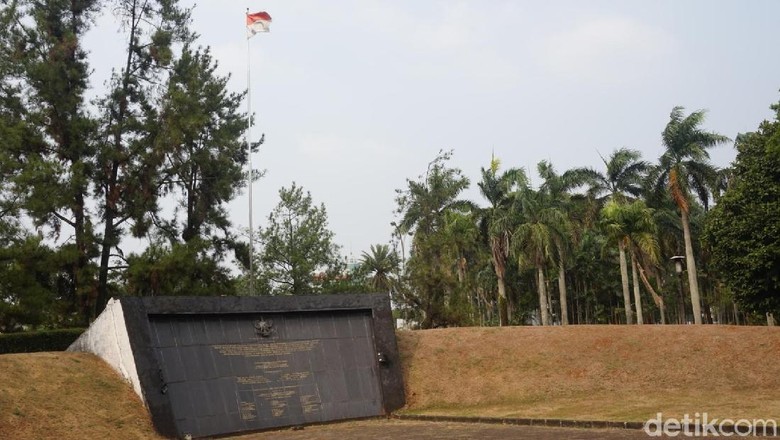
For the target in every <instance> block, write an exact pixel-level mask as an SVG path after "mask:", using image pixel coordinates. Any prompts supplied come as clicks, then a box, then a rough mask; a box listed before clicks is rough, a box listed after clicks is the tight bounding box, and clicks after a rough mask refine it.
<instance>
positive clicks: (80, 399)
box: [0, 352, 161, 440]
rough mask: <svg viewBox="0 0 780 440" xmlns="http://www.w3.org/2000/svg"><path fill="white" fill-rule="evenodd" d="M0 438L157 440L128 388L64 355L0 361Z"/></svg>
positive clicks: (85, 361)
mask: <svg viewBox="0 0 780 440" xmlns="http://www.w3.org/2000/svg"><path fill="white" fill-rule="evenodd" d="M0 438H3V439H17V440H26V439H58V440H84V439H112V440H124V439H128V440H129V439H161V437H159V436H158V435H157V434H156V433H155V432H154V428H153V427H152V424H151V420H150V419H149V416H148V415H147V412H146V409H145V408H144V406H143V404H142V403H141V401H140V399H139V398H138V397H137V396H136V394H135V393H134V392H133V390H132V388H131V387H130V385H129V384H127V383H125V382H123V381H122V380H121V378H120V377H119V375H118V374H116V373H115V372H114V371H113V370H112V369H111V368H110V367H109V366H108V365H107V364H106V363H104V362H103V361H102V360H101V359H100V358H98V357H96V356H93V355H90V354H85V353H66V352H53V353H30V354H4V355H0Z"/></svg>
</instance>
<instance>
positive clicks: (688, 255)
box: [680, 209, 701, 324]
mask: <svg viewBox="0 0 780 440" xmlns="http://www.w3.org/2000/svg"><path fill="white" fill-rule="evenodd" d="M680 212H681V213H682V215H681V216H682V226H683V236H684V238H685V264H686V266H687V269H688V286H690V289H691V306H692V307H693V323H694V324H701V298H700V297H699V281H698V276H697V274H696V262H695V261H694V260H693V244H691V225H690V224H689V222H688V213H687V212H685V210H684V209H681V210H680Z"/></svg>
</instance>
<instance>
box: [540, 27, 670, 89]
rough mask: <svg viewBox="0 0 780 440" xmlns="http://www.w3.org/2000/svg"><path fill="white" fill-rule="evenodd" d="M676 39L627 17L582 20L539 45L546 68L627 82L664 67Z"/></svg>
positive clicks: (574, 75)
mask: <svg viewBox="0 0 780 440" xmlns="http://www.w3.org/2000/svg"><path fill="white" fill-rule="evenodd" d="M674 49H675V39H674V37H673V36H672V35H671V34H669V33H668V32H666V31H665V30H664V29H661V28H657V27H653V26H650V25H647V24H644V23H641V22H638V21H635V20H633V19H630V18H626V17H600V18H595V19H590V20H587V21H584V22H582V23H580V24H578V25H576V26H574V27H573V28H571V29H569V30H565V31H562V32H559V33H557V34H555V35H553V36H552V37H550V38H549V39H548V40H547V41H546V42H545V44H543V45H542V47H541V50H542V53H541V58H542V61H543V63H544V65H545V66H546V67H547V69H548V70H549V71H550V72H551V73H553V74H555V75H557V76H560V77H563V78H566V79H572V80H577V79H579V80H591V81H592V80H597V81H606V82H612V83H614V82H618V83H626V82H633V81H632V80H635V79H644V78H647V77H648V76H650V75H653V74H657V73H659V72H662V71H663V70H664V66H665V65H668V64H669V63H670V61H671V60H670V59H669V58H670V57H671V55H672V54H673V53H674Z"/></svg>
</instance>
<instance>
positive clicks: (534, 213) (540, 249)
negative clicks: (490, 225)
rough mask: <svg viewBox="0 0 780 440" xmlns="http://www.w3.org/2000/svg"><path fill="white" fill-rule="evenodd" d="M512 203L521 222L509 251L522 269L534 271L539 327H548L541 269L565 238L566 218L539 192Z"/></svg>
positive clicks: (546, 304) (520, 197)
mask: <svg viewBox="0 0 780 440" xmlns="http://www.w3.org/2000/svg"><path fill="white" fill-rule="evenodd" d="M515 203H516V205H517V209H518V212H519V213H520V215H521V216H522V220H521V222H520V225H519V226H518V227H517V228H516V229H515V231H514V233H513V234H512V248H513V250H514V253H515V255H517V258H518V263H519V264H520V265H521V266H524V265H528V266H531V267H534V268H535V269H536V275H537V288H538V293H539V308H540V310H541V315H542V325H550V324H551V320H550V312H549V305H548V303H547V292H546V286H545V284H546V283H545V276H544V268H545V266H546V265H547V263H548V262H549V261H551V259H552V256H553V251H554V249H555V246H556V243H557V240H561V239H562V238H563V237H566V236H567V235H568V227H569V226H568V218H567V217H566V214H564V213H563V211H561V210H560V209H558V208H556V207H554V206H551V205H550V204H549V203H548V199H547V197H546V196H545V194H544V193H542V192H541V191H534V190H532V189H526V190H524V191H522V192H521V193H520V194H519V196H518V198H517V200H516V202H515Z"/></svg>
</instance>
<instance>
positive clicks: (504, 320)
mask: <svg viewBox="0 0 780 440" xmlns="http://www.w3.org/2000/svg"><path fill="white" fill-rule="evenodd" d="M507 312H508V310H507V304H506V284H505V283H504V277H499V278H498V325H499V326H504V325H508V324H509V316H508V313H507Z"/></svg>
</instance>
